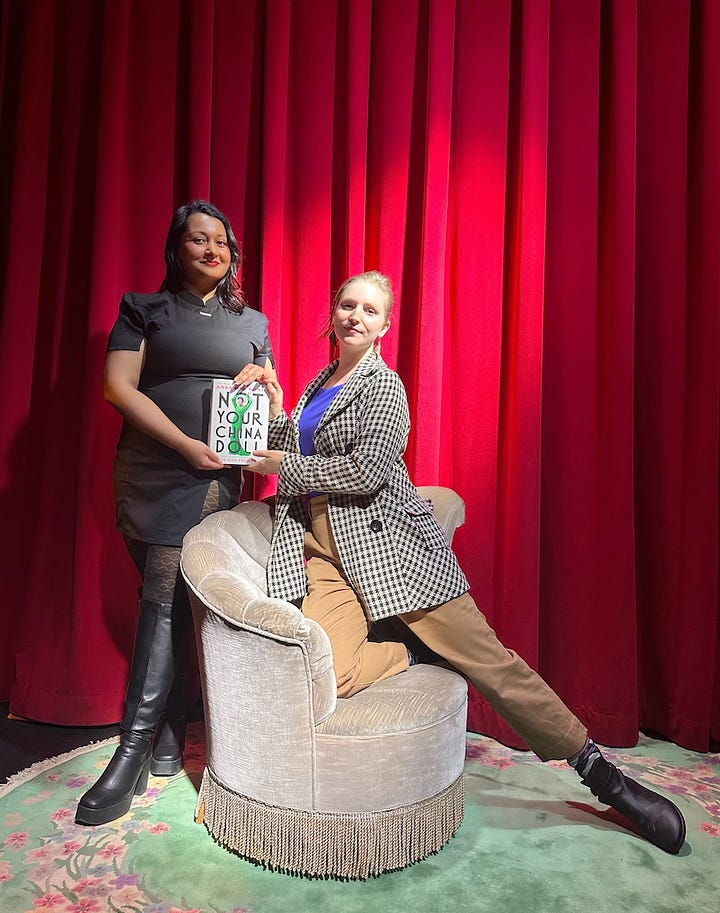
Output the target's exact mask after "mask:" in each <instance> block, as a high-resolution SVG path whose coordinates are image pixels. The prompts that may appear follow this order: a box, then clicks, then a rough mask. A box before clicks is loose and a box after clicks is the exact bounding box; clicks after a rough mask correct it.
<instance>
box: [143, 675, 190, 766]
mask: <svg viewBox="0 0 720 913" xmlns="http://www.w3.org/2000/svg"><path fill="white" fill-rule="evenodd" d="M188 682H189V675H188V673H187V672H178V673H177V674H176V676H175V681H174V682H173V686H172V689H171V691H170V696H169V697H168V700H167V704H166V706H165V710H164V711H163V714H162V716H161V717H160V722H159V723H158V726H157V729H156V730H155V738H154V739H153V743H152V757H151V759H150V773H151V774H152V775H153V776H154V777H173V776H175V774H179V773H180V771H181V770H182V769H183V749H184V748H185V729H186V727H187V714H188V710H187V700H188Z"/></svg>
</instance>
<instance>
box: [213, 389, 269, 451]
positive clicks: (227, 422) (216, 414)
mask: <svg viewBox="0 0 720 913" xmlns="http://www.w3.org/2000/svg"><path fill="white" fill-rule="evenodd" d="M269 408H270V402H269V400H268V396H267V393H266V392H265V387H263V385H262V384H261V383H258V382H257V381H255V382H254V383H252V384H249V385H248V386H247V387H246V388H245V389H244V390H237V389H235V384H234V383H233V382H232V381H231V380H225V379H222V378H215V379H214V380H213V382H212V400H211V403H210V429H209V432H208V447H210V449H211V450H212V451H213V453H216V454H217V455H218V456H219V457H220V459H221V460H222V461H223V463H227V464H228V465H232V466H247V464H248V463H252V462H253V458H252V455H251V454H252V452H253V450H265V449H267V434H268V412H269Z"/></svg>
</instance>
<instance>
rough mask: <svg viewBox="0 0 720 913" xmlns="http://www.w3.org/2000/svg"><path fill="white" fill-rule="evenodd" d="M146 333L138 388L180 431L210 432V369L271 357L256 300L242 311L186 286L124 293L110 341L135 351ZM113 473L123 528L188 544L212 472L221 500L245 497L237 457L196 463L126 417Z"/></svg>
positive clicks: (225, 370)
mask: <svg viewBox="0 0 720 913" xmlns="http://www.w3.org/2000/svg"><path fill="white" fill-rule="evenodd" d="M143 340H145V363H144V366H143V369H142V374H141V376H140V382H139V384H138V389H139V390H140V391H141V392H142V393H144V394H145V395H146V396H148V397H149V398H150V399H151V400H152V401H153V402H154V403H156V404H157V405H158V406H159V407H160V409H162V411H163V412H164V413H165V415H167V417H168V418H169V419H170V420H171V421H172V422H174V423H175V424H176V425H177V426H178V428H180V429H181V431H184V432H185V434H187V435H189V436H190V437H192V438H196V439H198V440H203V441H204V440H207V432H208V416H209V411H210V390H211V386H212V385H211V380H212V378H213V377H224V378H233V377H234V376H235V375H236V374H237V373H238V371H240V369H241V368H242V367H244V366H245V365H246V364H250V363H254V364H258V365H262V366H264V365H265V362H266V359H268V358H269V359H270V361H271V362H273V356H272V351H271V348H270V340H269V338H268V330H267V318H266V317H265V316H263V315H262V314H261V313H259V312H258V311H255V310H253V309H252V308H249V307H246V308H245V309H244V310H243V312H242V314H236V313H233V312H232V311H229V310H228V309H227V308H225V307H223V306H222V305H221V304H220V303H219V301H218V300H217V298H211V299H209V300H208V301H205V302H203V301H202V300H201V299H199V298H196V297H195V296H194V295H192V294H191V293H190V292H187V291H182V292H180V293H178V294H173V293H171V292H157V293H155V294H151V295H141V294H136V293H132V292H129V293H128V294H126V295H124V296H123V299H122V301H121V302H120V312H119V314H118V318H117V320H116V321H115V325H114V326H113V328H112V330H111V331H110V338H109V340H108V345H107V351H108V352H113V351H118V350H124V351H132V352H137V351H139V349H140V345H141V343H142V341H143ZM273 363H274V362H273ZM114 478H115V504H116V518H117V528H118V529H119V530H120V532H121V533H123V535H125V536H128V537H130V538H132V539H137V540H139V541H141V542H148V543H151V544H154V545H173V546H180V545H182V539H183V536H184V535H185V533H186V532H187V531H188V530H189V529H191V528H192V527H193V526H195V524H197V523H198V522H199V521H200V518H201V512H202V506H203V502H204V500H205V496H206V494H207V491H208V487H209V485H210V483H211V481H213V480H216V481H217V482H218V485H219V492H220V505H219V506H220V509H221V510H223V509H226V508H229V507H232V506H233V505H234V504H235V503H236V502H237V498H238V492H239V488H240V481H241V474H240V470H239V469H238V468H237V467H232V468H230V467H228V468H225V469H220V470H210V471H206V470H198V469H193V468H192V466H190V464H189V463H188V462H187V460H185V459H184V458H183V457H182V456H180V454H179V453H177V451H175V450H172V449H171V448H170V447H166V446H165V445H164V444H161V443H160V442H159V441H156V440H155V439H154V438H152V437H149V436H148V435H147V434H144V433H143V432H142V431H138V430H137V428H134V427H133V426H132V425H131V424H130V423H129V422H124V423H123V427H122V432H121V434H120V440H119V442H118V448H117V457H116V459H115V474H114Z"/></svg>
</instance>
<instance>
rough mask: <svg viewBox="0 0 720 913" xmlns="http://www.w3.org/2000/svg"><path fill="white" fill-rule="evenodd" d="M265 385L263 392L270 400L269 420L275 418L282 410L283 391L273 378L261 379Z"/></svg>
mask: <svg viewBox="0 0 720 913" xmlns="http://www.w3.org/2000/svg"><path fill="white" fill-rule="evenodd" d="M262 383H263V384H264V386H265V392H266V393H267V395H268V399H269V400H270V413H269V417H270V421H272V420H273V419H274V418H277V417H278V415H280V414H281V413H282V411H283V391H282V387H281V386H280V384H279V383H278V382H277V380H275V379H274V378H267V379H265V380H263V381H262Z"/></svg>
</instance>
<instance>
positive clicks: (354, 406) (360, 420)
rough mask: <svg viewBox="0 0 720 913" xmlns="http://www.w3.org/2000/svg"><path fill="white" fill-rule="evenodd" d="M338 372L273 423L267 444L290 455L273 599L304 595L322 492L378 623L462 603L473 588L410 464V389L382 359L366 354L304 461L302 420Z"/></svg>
mask: <svg viewBox="0 0 720 913" xmlns="http://www.w3.org/2000/svg"><path fill="white" fill-rule="evenodd" d="M336 365H337V362H333V363H332V364H330V365H328V367H327V368H324V369H323V370H322V371H321V372H320V373H319V374H318V376H317V377H316V378H315V379H314V380H313V381H312V382H311V383H310V384H309V385H308V386H307V388H306V389H305V392H304V393H303V394H302V396H301V397H300V401H299V403H298V404H297V406H296V407H295V409H294V410H293V413H292V418H290V417H288V415H287V414H286V413H282V414H281V415H280V416H278V417H277V418H276V419H274V420H273V421H272V422H270V426H269V434H268V447H269V448H271V449H273V450H285V451H286V454H285V457H284V458H283V460H282V463H281V464H280V472H279V476H278V494H277V498H276V504H275V520H274V525H273V538H272V545H271V549H270V559H269V563H268V590H269V592H270V595H272V596H274V597H277V598H280V599H285V600H287V601H292V600H295V599H299V598H302V597H303V596H304V595H305V592H306V588H307V579H306V576H305V566H304V560H303V545H304V534H305V526H306V513H305V507H304V505H303V502H302V499H301V497H300V496H301V495H304V494H306V493H307V492H311V491H322V492H326V493H327V496H328V515H329V519H330V525H331V528H332V531H333V537H334V539H335V542H336V544H337V548H338V552H339V555H340V559H341V561H342V568H343V572H344V574H345V577H346V578H347V580H348V583H349V584H350V586H352V588H353V589H354V590H355V592H356V593H357V595H358V597H359V598H360V600H361V602H362V604H363V606H364V609H365V612H366V614H367V616H368V617H369V618H370V619H371V620H373V621H374V620H378V619H380V618H386V617H389V616H391V615H397V614H400V613H403V612H411V611H413V610H415V609H426V608H430V607H432V606H436V605H440V604H442V603H444V602H447V601H448V600H450V599H453V598H455V597H456V596H460V595H461V594H462V593H464V592H466V591H467V589H468V582H467V580H466V579H465V575H464V574H463V572H462V571H461V570H460V567H459V565H458V563H457V560H456V559H455V556H454V555H453V553H452V551H451V550H450V549H449V547H448V545H447V542H446V540H445V537H444V535H443V532H442V530H441V528H440V526H439V525H438V524H437V523H436V522H435V520H434V518H433V516H432V507H431V505H430V504H429V503H428V502H427V501H425V500H423V499H422V498H420V496H419V495H418V493H417V491H416V489H415V486H414V485H413V484H412V482H411V481H410V479H409V477H408V473H407V469H406V467H405V463H404V462H403V459H402V456H403V453H404V451H405V447H406V445H407V439H408V434H409V431H410V417H409V410H408V405H407V397H406V394H405V388H404V387H403V384H402V381H401V380H400V378H399V377H398V375H397V374H396V373H395V372H394V371H391V370H390V368H388V366H387V365H386V364H385V362H384V361H383V360H382V359H381V358H380V356H379V355H377V354H375V353H372V354H370V355H368V356H367V357H366V358H365V359H364V360H363V361H362V362H361V363H360V364H359V365H358V367H357V368H356V369H355V371H354V372H353V373H352V374H351V375H350V377H349V378H348V380H347V382H346V383H345V385H344V387H343V389H342V390H341V391H340V392H339V393H338V394H337V396H336V397H335V398H334V399H333V401H332V402H331V403H330V405H329V406H328V408H327V411H326V412H325V414H324V415H323V417H322V418H321V420H320V422H319V424H318V427H317V429H316V431H315V437H314V443H315V449H316V454H314V455H312V456H302V455H301V454H300V447H299V437H298V430H297V422H298V420H299V418H300V415H301V414H302V411H303V409H304V407H305V404H306V403H307V402H308V401H309V400H310V398H311V397H312V395H313V394H314V393H315V391H316V390H317V389H318V388H319V387H321V386H322V385H323V384H324V383H325V381H326V380H327V379H328V377H330V375H331V374H332V372H333V371H334V370H335V367H336Z"/></svg>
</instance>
